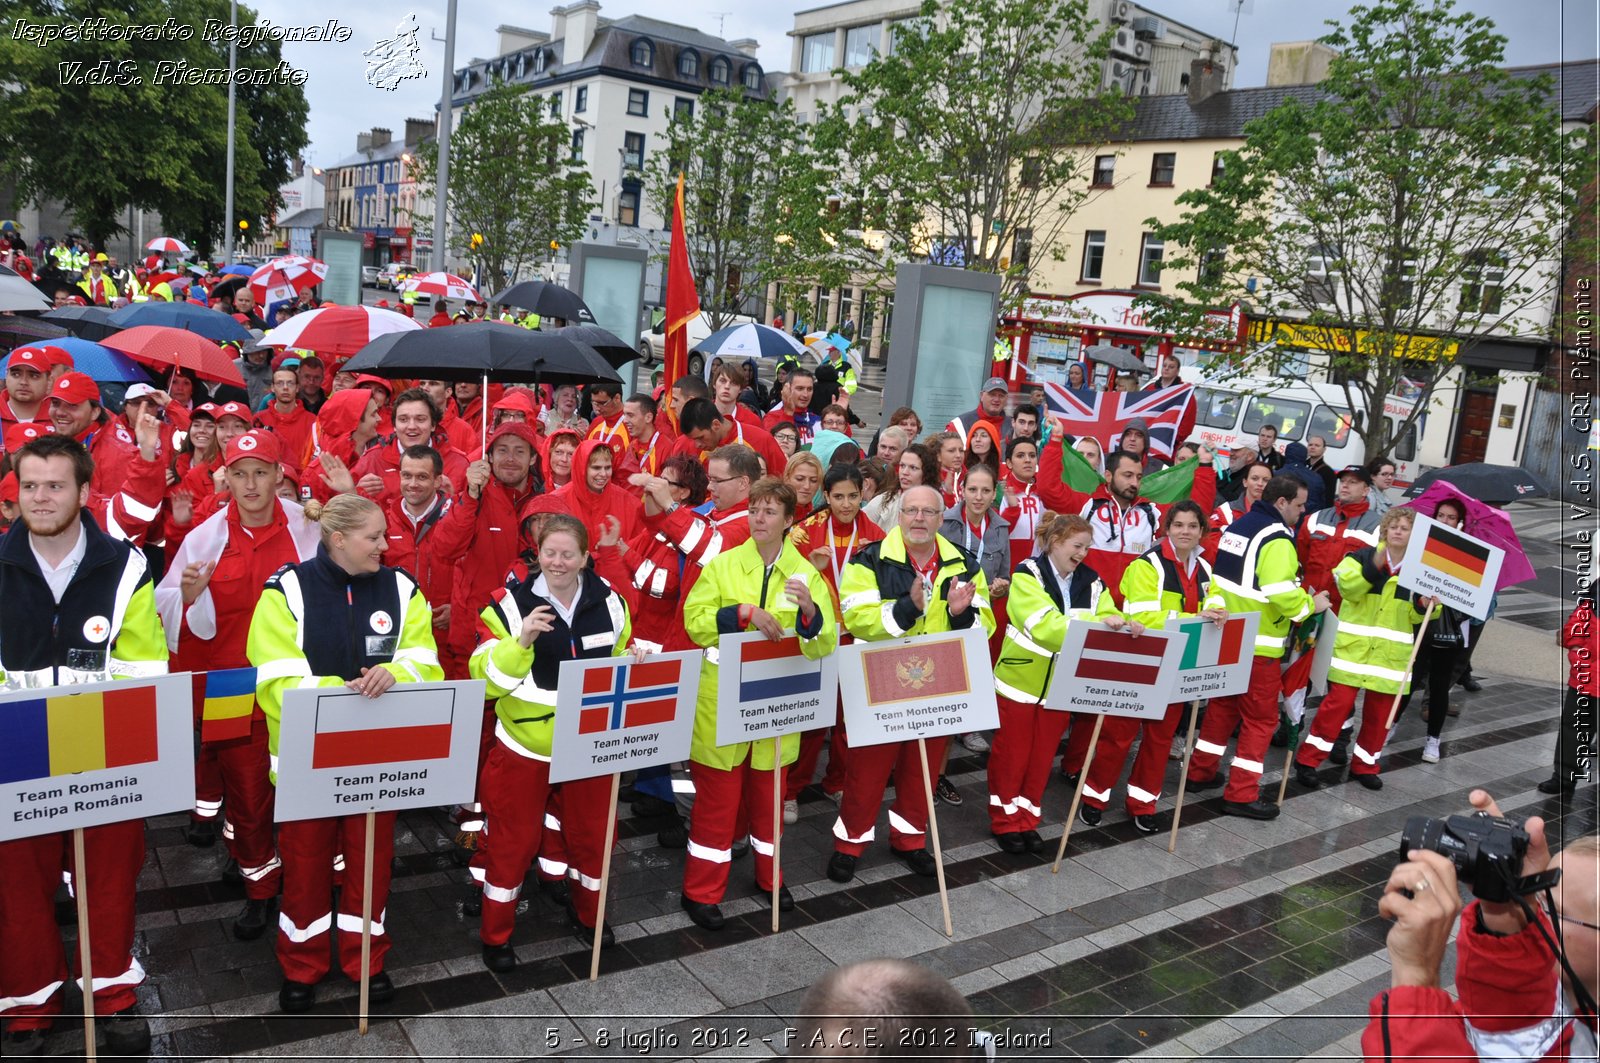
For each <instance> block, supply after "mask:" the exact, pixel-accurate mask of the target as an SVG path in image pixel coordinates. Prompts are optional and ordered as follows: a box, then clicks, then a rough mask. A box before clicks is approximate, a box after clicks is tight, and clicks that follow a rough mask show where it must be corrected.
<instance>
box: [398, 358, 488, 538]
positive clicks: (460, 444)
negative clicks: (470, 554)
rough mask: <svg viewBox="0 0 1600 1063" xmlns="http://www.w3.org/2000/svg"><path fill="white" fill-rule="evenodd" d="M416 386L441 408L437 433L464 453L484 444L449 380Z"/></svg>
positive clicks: (432, 381) (475, 425) (428, 382)
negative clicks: (461, 412) (459, 405)
mask: <svg viewBox="0 0 1600 1063" xmlns="http://www.w3.org/2000/svg"><path fill="white" fill-rule="evenodd" d="M416 386H417V387H419V388H421V389H422V390H423V391H426V392H427V393H428V397H429V398H430V399H432V400H433V404H434V405H435V406H437V407H438V408H439V427H438V428H437V429H435V435H438V436H442V438H443V440H444V441H448V442H449V444H450V445H451V446H452V447H455V448H456V449H457V450H459V451H461V453H463V454H472V453H474V452H475V451H476V450H477V449H478V448H479V447H480V446H482V445H483V439H482V437H481V436H480V435H479V427H480V426H479V425H477V424H468V423H467V422H466V421H464V420H462V419H461V417H460V415H459V414H457V413H456V404H455V396H454V395H453V394H452V393H451V390H450V385H449V384H448V383H447V382H445V381H443V380H419V381H417V384H416ZM402 567H404V566H402Z"/></svg>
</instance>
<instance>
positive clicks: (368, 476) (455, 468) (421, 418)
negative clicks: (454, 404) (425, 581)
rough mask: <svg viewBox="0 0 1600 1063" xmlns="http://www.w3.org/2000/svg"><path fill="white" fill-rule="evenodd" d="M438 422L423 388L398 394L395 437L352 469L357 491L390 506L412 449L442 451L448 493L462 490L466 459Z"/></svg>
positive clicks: (465, 474)
mask: <svg viewBox="0 0 1600 1063" xmlns="http://www.w3.org/2000/svg"><path fill="white" fill-rule="evenodd" d="M439 420H440V413H439V407H437V406H435V405H434V402H433V399H432V397H431V396H429V394H428V393H427V392H426V391H424V390H422V389H421V388H409V389H407V390H405V391H402V392H401V393H400V394H399V395H396V396H395V400H394V435H393V436H391V437H390V439H389V441H388V442H386V443H384V444H383V445H382V446H380V447H373V448H372V449H371V450H369V451H367V452H366V453H365V454H363V455H361V460H359V461H357V462H356V464H355V467H354V468H352V469H351V470H350V475H351V476H353V477H355V481H356V490H358V491H360V492H361V493H362V494H364V495H366V496H367V497H368V498H371V499H375V500H376V501H378V502H379V503H380V504H383V505H387V504H388V502H389V500H390V499H393V498H395V497H397V496H398V495H399V494H400V455H401V453H403V452H404V451H407V450H410V449H411V448H412V447H427V446H431V447H433V448H434V450H436V451H438V452H439V458H440V460H441V461H442V462H443V465H444V476H445V478H446V480H447V486H446V490H447V491H449V492H451V493H453V492H455V491H459V490H460V489H461V486H462V485H464V484H465V483H466V482H467V456H466V455H465V454H463V453H461V452H460V451H459V450H457V449H455V448H454V447H452V446H449V445H448V444H447V443H445V442H444V441H443V440H440V439H437V438H436V434H437V431H438V427H439ZM502 575H503V573H502ZM430 600H431V599H430Z"/></svg>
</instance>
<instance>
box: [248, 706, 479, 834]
mask: <svg viewBox="0 0 1600 1063" xmlns="http://www.w3.org/2000/svg"><path fill="white" fill-rule="evenodd" d="M483 698H484V682H483V680H481V679H473V680H466V681H462V682H453V683H397V684H395V685H394V686H392V687H390V688H389V689H388V690H386V691H384V692H383V693H382V694H380V695H379V696H378V697H376V698H368V697H364V696H362V695H361V694H357V693H356V692H355V691H353V690H351V689H349V688H348V687H311V688H306V689H303V690H290V691H287V692H286V693H285V694H284V696H283V719H282V722H281V724H280V726H279V728H278V793H277V818H278V820H279V821H280V822H282V821H287V820H296V819H321V818H322V817H324V816H345V815H350V814H351V813H354V812H394V811H398V810H400V809H405V808H419V807H423V806H429V805H450V804H459V803H465V802H468V801H471V800H472V799H473V795H474V791H475V790H476V788H477V780H478V741H479V738H480V736H481V735H482V732H483V713H482V705H483Z"/></svg>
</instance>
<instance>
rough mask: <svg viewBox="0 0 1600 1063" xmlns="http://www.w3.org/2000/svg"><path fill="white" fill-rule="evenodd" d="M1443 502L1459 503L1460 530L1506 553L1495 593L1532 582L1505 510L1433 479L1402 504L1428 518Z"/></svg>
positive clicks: (1531, 576) (1519, 542)
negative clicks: (1420, 491) (1418, 493)
mask: <svg viewBox="0 0 1600 1063" xmlns="http://www.w3.org/2000/svg"><path fill="white" fill-rule="evenodd" d="M1446 499H1449V500H1450V501H1452V502H1457V503H1460V505H1461V507H1462V510H1463V511H1464V512H1465V513H1466V520H1465V521H1463V522H1462V525H1461V530H1462V531H1464V532H1466V533H1467V534H1468V535H1470V536H1472V537H1473V538H1475V539H1482V540H1483V541H1484V542H1486V543H1489V544H1490V545H1492V546H1498V547H1499V548H1500V549H1502V550H1504V551H1505V552H1506V559H1505V562H1504V563H1503V564H1502V565H1501V566H1500V579H1499V580H1498V581H1496V583H1495V588H1494V589H1495V590H1497V591H1500V590H1504V589H1505V588H1507V587H1509V586H1511V585H1512V584H1513V583H1526V582H1527V581H1528V580H1531V579H1533V577H1534V576H1535V575H1536V573H1535V572H1534V571H1533V565H1532V564H1530V563H1529V561H1528V554H1527V551H1525V550H1523V549H1522V541H1521V540H1520V539H1518V538H1517V533H1516V531H1515V529H1513V528H1512V527H1511V518H1510V517H1508V516H1506V513H1505V510H1503V509H1496V508H1494V507H1493V506H1491V505H1489V504H1488V503H1486V502H1480V501H1478V500H1477V499H1476V498H1473V497H1472V496H1471V495H1467V494H1463V493H1462V492H1460V491H1458V490H1456V488H1455V487H1454V486H1452V485H1450V484H1447V483H1445V482H1444V481H1443V480H1435V481H1434V482H1433V483H1431V484H1429V485H1428V489H1427V490H1426V491H1423V492H1422V494H1420V495H1418V496H1417V497H1416V498H1413V499H1408V500H1407V501H1406V505H1408V506H1410V507H1411V508H1412V509H1415V510H1416V511H1417V512H1418V513H1421V514H1422V515H1423V516H1425V517H1431V516H1433V514H1434V512H1435V511H1436V510H1438V508H1439V503H1440V502H1443V501H1445V500H1446Z"/></svg>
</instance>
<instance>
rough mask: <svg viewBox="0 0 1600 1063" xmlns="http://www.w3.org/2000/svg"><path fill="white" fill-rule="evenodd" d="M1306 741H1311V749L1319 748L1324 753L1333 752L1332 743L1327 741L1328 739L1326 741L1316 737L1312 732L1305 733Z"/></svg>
mask: <svg viewBox="0 0 1600 1063" xmlns="http://www.w3.org/2000/svg"><path fill="white" fill-rule="evenodd" d="M1306 741H1307V742H1310V743H1311V748H1312V749H1320V750H1322V752H1324V753H1332V752H1333V743H1332V742H1329V741H1326V740H1324V739H1321V738H1318V737H1317V736H1316V735H1314V734H1308V735H1306Z"/></svg>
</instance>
